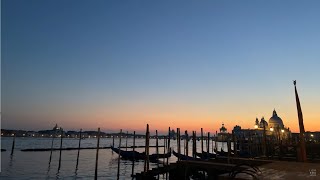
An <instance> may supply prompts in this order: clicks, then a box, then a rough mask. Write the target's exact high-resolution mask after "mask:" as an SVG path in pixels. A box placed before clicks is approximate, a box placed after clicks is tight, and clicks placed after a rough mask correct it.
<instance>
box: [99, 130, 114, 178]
mask: <svg viewBox="0 0 320 180" xmlns="http://www.w3.org/2000/svg"><path fill="white" fill-rule="evenodd" d="M99 144H100V128H98V141H97V152H96V166H95V171H94V179H95V180H97V179H98V160H99ZM119 154H120V153H119Z"/></svg>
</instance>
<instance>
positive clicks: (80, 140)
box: [76, 129, 82, 169]
mask: <svg viewBox="0 0 320 180" xmlns="http://www.w3.org/2000/svg"><path fill="white" fill-rule="evenodd" d="M81 134H82V129H80V132H79V145H78V154H77V164H76V169H78V164H79V155H80V147H81Z"/></svg>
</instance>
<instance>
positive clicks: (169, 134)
mask: <svg viewBox="0 0 320 180" xmlns="http://www.w3.org/2000/svg"><path fill="white" fill-rule="evenodd" d="M170 139H171V130H170V127H169V129H168V144H167V146H168V148H167V152H169V151H171V147H170ZM168 164H169V157H167V165H168Z"/></svg>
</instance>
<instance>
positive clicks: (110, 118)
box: [1, 0, 320, 132]
mask: <svg viewBox="0 0 320 180" xmlns="http://www.w3.org/2000/svg"><path fill="white" fill-rule="evenodd" d="M319 9H320V1H316V0H314V1H312V0H308V1H295V0H293V1H292V0H287V1H285V0H282V1H279V0H275V1H272V0H271V1H254V0H252V1H249V0H244V1H228V0H220V1H217V0H210V1H195V0H191V1H189V0H183V1H176V0H175V1H171V0H170V1H169V0H168V1H147V0H145V1H138V0H135V1H129V0H124V1H118V0H101V1H99V0H94V1H90V0H86V1H82V0H67V1H65V0H55V1H49V0H19V1H17V0H2V5H1V26H2V32H1V43H2V45H1V51H2V52H1V53H2V57H1V58H2V59H1V61H2V62H1V80H2V81H1V115H2V128H4V129H26V130H40V129H51V128H52V127H53V126H54V125H55V124H56V123H57V124H58V125H59V126H62V127H63V128H64V129H66V130H78V129H80V128H83V129H85V130H95V129H97V128H98V127H101V129H102V130H103V131H118V130H119V129H120V128H122V129H123V130H128V131H133V130H136V131H138V132H143V131H144V129H145V126H146V124H147V123H149V124H150V129H151V130H152V131H154V130H156V129H158V130H160V131H161V132H164V131H166V130H167V128H168V127H169V126H170V127H172V128H177V127H180V128H181V130H185V129H188V130H197V131H200V128H201V127H203V128H204V130H205V131H211V132H215V131H216V130H217V129H218V128H220V127H221V124H222V123H224V124H225V126H226V127H227V128H228V131H230V130H232V128H233V127H234V126H235V125H240V126H241V127H242V128H253V127H254V122H255V118H256V117H258V118H259V119H261V117H262V116H264V117H265V119H266V120H269V118H270V117H271V115H272V111H273V109H276V111H277V113H278V115H279V116H280V117H281V118H282V120H283V121H284V125H285V126H286V127H290V129H291V130H292V131H294V132H298V116H297V109H296V104H295V97H294V86H293V83H292V80H294V79H296V80H297V88H298V92H299V96H300V101H301V106H302V110H303V115H304V125H305V129H306V131H320V11H319Z"/></svg>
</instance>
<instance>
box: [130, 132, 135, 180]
mask: <svg viewBox="0 0 320 180" xmlns="http://www.w3.org/2000/svg"><path fill="white" fill-rule="evenodd" d="M135 146H136V131H133V151H135ZM134 163H135V153H133V161H132V169H131V171H132V172H131V175H134ZM132 179H134V177H133V176H132Z"/></svg>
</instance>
